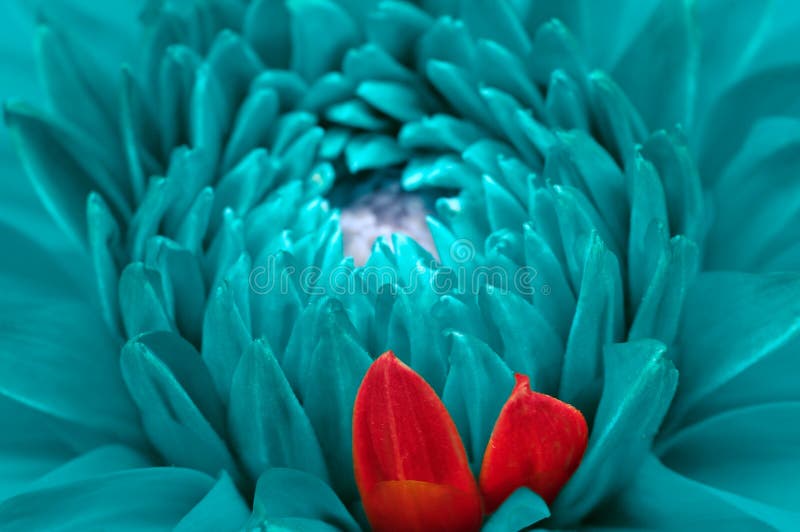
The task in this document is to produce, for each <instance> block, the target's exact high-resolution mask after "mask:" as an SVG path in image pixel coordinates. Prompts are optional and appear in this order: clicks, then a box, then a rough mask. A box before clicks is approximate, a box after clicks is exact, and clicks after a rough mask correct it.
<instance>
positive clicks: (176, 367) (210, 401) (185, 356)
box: [126, 331, 226, 434]
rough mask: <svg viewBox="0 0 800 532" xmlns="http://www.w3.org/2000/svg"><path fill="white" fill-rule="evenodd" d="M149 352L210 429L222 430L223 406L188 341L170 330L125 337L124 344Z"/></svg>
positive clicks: (223, 422)
mask: <svg viewBox="0 0 800 532" xmlns="http://www.w3.org/2000/svg"><path fill="white" fill-rule="evenodd" d="M133 347H135V348H138V349H142V350H145V351H147V352H149V353H152V355H153V356H154V357H156V358H157V359H158V360H159V361H160V362H162V363H163V364H164V365H165V366H166V367H167V368H169V371H170V372H171V373H172V375H173V376H174V377H175V380H176V381H177V382H178V383H179V384H180V385H181V387H182V388H183V390H184V391H185V392H186V394H187V396H188V397H189V398H190V399H191V400H192V402H194V404H195V405H196V406H197V408H198V409H199V410H200V412H202V414H203V416H204V417H205V418H206V419H207V420H208V421H209V423H211V425H212V426H213V427H214V429H215V430H216V431H217V432H218V433H220V434H224V433H225V421H226V418H225V407H224V406H223V404H222V401H221V400H220V398H219V397H218V396H217V394H215V393H213V391H212V390H213V388H214V383H213V380H212V378H211V374H210V373H209V371H208V368H207V367H206V366H205V364H203V360H202V359H201V358H200V355H199V354H198V353H197V350H196V349H195V348H194V346H193V345H192V344H190V343H189V342H187V341H186V340H185V339H184V338H182V337H181V336H180V335H179V334H176V333H174V332H165V331H159V332H151V333H147V334H142V335H139V336H136V337H135V338H133V339H131V340H129V342H128V345H127V346H126V348H129V349H130V348H133Z"/></svg>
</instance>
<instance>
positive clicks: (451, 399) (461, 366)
mask: <svg viewBox="0 0 800 532" xmlns="http://www.w3.org/2000/svg"><path fill="white" fill-rule="evenodd" d="M450 337H451V340H452V350H451V352H450V372H449V373H448V375H447V381H446V382H445V385H444V393H443V394H442V399H443V401H444V404H445V406H446V407H447V410H448V412H450V415H451V416H452V417H453V421H454V422H455V424H456V427H457V428H458V433H459V434H460V435H461V438H462V440H463V442H464V447H465V449H466V451H467V457H468V459H469V462H470V465H471V467H472V469H473V471H475V472H478V471H480V464H481V460H482V459H483V452H484V451H485V450H486V445H487V444H488V443H489V437H490V436H491V434H492V429H493V428H494V422H495V421H496V420H497V416H498V415H499V414H500V410H501V409H502V408H503V405H504V404H505V402H506V399H508V396H509V395H510V394H511V390H512V388H514V376H513V374H512V372H511V370H510V369H509V368H508V366H506V364H505V363H504V362H503V360H502V359H501V358H500V356H499V355H498V354H497V353H495V352H494V351H492V349H491V348H490V347H489V346H487V345H486V344H484V343H483V342H481V341H480V340H478V339H476V338H474V337H472V336H467V335H464V334H461V333H457V332H454V333H451V334H450Z"/></svg>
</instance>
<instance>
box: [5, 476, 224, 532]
mask: <svg viewBox="0 0 800 532" xmlns="http://www.w3.org/2000/svg"><path fill="white" fill-rule="evenodd" d="M212 485H213V479H212V478H211V477H209V476H207V475H204V474H203V473H200V472H197V471H192V470H188V469H179V468H153V469H134V470H129V471H122V472H119V473H111V474H108V475H102V476H99V477H93V478H90V479H86V480H81V481H78V482H73V483H70V484H65V485H60V486H56V487H51V488H44V489H41V490H38V491H33V492H31V493H26V494H23V495H18V496H17V497H13V498H11V499H8V500H6V501H5V502H3V503H2V504H0V527H2V528H3V530H9V531H20V532H24V531H28V530H57V529H61V530H92V529H95V530H103V529H105V530H108V529H114V530H131V531H134V530H137V531H138V530H163V529H165V528H172V527H173V526H175V525H176V524H178V522H180V520H181V519H182V518H183V516H184V515H186V513H187V512H189V511H190V510H191V509H192V508H193V507H194V506H195V505H196V504H197V503H198V502H199V501H200V500H201V499H202V498H203V497H204V496H205V495H206V493H207V492H208V491H209V490H210V489H211V488H212Z"/></svg>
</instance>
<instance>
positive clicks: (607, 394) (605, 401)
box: [553, 340, 678, 523]
mask: <svg viewBox="0 0 800 532" xmlns="http://www.w3.org/2000/svg"><path fill="white" fill-rule="evenodd" d="M665 351H666V349H665V347H664V345H663V344H661V343H659V342H656V341H654V340H639V341H637V342H628V343H623V344H613V345H611V346H608V347H606V349H605V353H604V355H605V356H604V362H605V364H604V373H605V383H604V386H603V395H602V397H601V399H600V404H599V406H598V407H597V413H596V414H595V416H594V424H593V428H592V434H591V439H590V441H589V446H588V448H587V450H586V456H585V457H584V459H583V463H582V464H581V466H580V467H579V468H578V470H577V471H576V472H575V474H574V475H573V476H572V479H571V480H570V482H569V483H568V484H567V486H566V487H565V488H564V490H563V491H562V492H561V495H560V496H559V498H558V499H557V500H556V502H555V505H554V507H553V515H554V516H568V517H566V519H568V520H569V521H570V522H571V523H572V522H578V520H580V519H581V518H582V517H583V516H585V515H586V514H588V513H589V512H590V511H591V510H592V509H593V508H594V507H595V506H596V505H597V504H598V503H599V502H600V501H602V500H603V498H604V497H605V496H607V495H608V494H609V493H610V492H612V491H613V490H615V489H618V488H619V487H620V486H622V485H624V483H625V482H626V481H627V480H628V479H629V478H630V477H631V476H632V475H633V474H634V473H635V472H636V468H637V467H638V465H639V463H640V462H641V460H643V459H644V458H645V456H646V453H647V452H649V449H650V447H651V444H652V440H653V436H654V435H655V434H656V432H657V431H658V428H659V426H660V425H661V421H662V419H663V418H664V414H665V413H666V411H667V408H668V407H669V404H670V401H671V400H672V397H673V395H674V393H675V388H676V385H677V380H678V372H677V371H675V368H674V367H673V366H672V364H671V363H670V362H669V360H667V358H666V357H665Z"/></svg>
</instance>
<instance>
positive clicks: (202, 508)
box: [173, 472, 250, 532]
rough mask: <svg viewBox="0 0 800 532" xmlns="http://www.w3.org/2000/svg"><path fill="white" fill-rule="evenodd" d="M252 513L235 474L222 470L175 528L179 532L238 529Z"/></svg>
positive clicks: (214, 531)
mask: <svg viewBox="0 0 800 532" xmlns="http://www.w3.org/2000/svg"><path fill="white" fill-rule="evenodd" d="M249 514H250V507H249V506H248V503H247V502H246V501H245V500H244V499H242V496H241V495H240V494H239V492H238V491H237V489H236V486H235V485H234V483H233V481H232V480H231V478H230V477H229V476H228V475H227V474H226V473H224V472H223V473H222V474H221V475H220V478H219V480H217V483H216V484H214V486H213V487H212V488H211V489H210V490H209V491H208V493H206V495H205V497H203V498H202V499H201V500H200V501H199V502H198V503H197V504H196V505H195V507H194V508H192V509H191V510H190V511H189V513H187V514H186V515H185V516H184V517H183V519H181V520H180V522H179V523H178V524H177V525H176V526H175V528H174V529H173V530H174V531H175V532H201V531H207V532H236V531H237V530H242V525H244V523H245V522H246V521H247V518H248V516H249Z"/></svg>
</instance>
